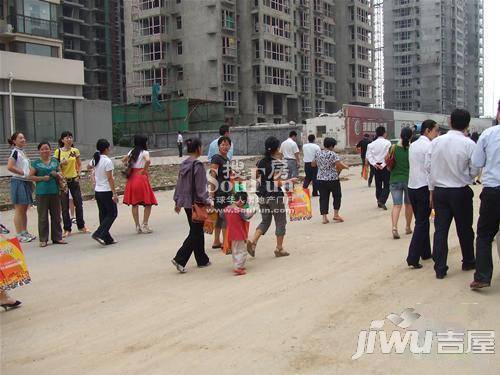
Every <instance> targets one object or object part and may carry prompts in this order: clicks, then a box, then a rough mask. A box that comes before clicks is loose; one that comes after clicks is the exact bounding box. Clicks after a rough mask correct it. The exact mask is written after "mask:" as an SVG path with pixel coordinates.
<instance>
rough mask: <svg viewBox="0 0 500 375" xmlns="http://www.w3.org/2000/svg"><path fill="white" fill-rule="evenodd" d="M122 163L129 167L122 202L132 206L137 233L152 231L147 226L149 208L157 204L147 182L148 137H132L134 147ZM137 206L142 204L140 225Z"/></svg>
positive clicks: (149, 213)
mask: <svg viewBox="0 0 500 375" xmlns="http://www.w3.org/2000/svg"><path fill="white" fill-rule="evenodd" d="M123 163H124V164H125V165H127V166H128V168H130V174H129V176H128V180H127V184H126V185H125V196H124V197H123V203H125V204H126V205H127V206H132V217H133V218H134V223H135V230H136V232H137V233H146V234H148V233H152V232H153V231H152V230H151V229H150V228H149V224H148V223H149V217H150V216H151V208H152V206H153V205H157V204H158V202H157V200H156V197H155V194H154V192H153V189H152V188H151V184H150V183H149V175H148V170H149V166H150V165H151V159H150V158H149V151H148V139H147V137H145V136H143V135H136V136H135V137H134V148H133V149H132V150H131V151H130V152H129V153H128V155H127V156H125V157H124V158H123ZM139 206H144V217H143V220H142V225H141V223H140V219H139Z"/></svg>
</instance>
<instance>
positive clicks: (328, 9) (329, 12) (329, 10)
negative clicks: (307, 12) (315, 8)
mask: <svg viewBox="0 0 500 375" xmlns="http://www.w3.org/2000/svg"><path fill="white" fill-rule="evenodd" d="M323 13H324V14H325V16H326V17H330V18H333V14H334V7H333V4H329V3H323Z"/></svg>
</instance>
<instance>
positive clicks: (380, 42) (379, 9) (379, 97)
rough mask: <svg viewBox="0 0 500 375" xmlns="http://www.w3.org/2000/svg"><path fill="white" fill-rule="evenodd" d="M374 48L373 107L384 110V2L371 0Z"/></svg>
mask: <svg viewBox="0 0 500 375" xmlns="http://www.w3.org/2000/svg"><path fill="white" fill-rule="evenodd" d="M373 12H374V18H375V20H374V30H375V35H374V46H375V74H374V75H375V93H374V94H375V98H374V99H375V107H376V108H384V0H373Z"/></svg>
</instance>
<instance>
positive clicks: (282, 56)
mask: <svg viewBox="0 0 500 375" xmlns="http://www.w3.org/2000/svg"><path fill="white" fill-rule="evenodd" d="M264 57H265V58H266V59H271V60H275V61H286V62H290V61H291V58H290V47H288V46H285V45H283V44H279V43H274V42H271V41H269V40H264Z"/></svg>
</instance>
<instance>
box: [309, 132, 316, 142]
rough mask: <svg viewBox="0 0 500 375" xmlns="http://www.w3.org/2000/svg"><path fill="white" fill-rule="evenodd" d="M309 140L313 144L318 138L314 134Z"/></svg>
mask: <svg viewBox="0 0 500 375" xmlns="http://www.w3.org/2000/svg"><path fill="white" fill-rule="evenodd" d="M307 140H308V141H309V142H310V143H313V142H314V141H315V140H316V136H315V135H314V134H309V135H308V136H307Z"/></svg>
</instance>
